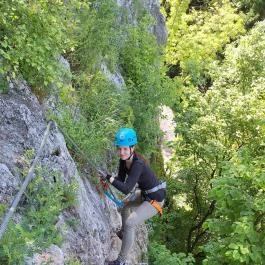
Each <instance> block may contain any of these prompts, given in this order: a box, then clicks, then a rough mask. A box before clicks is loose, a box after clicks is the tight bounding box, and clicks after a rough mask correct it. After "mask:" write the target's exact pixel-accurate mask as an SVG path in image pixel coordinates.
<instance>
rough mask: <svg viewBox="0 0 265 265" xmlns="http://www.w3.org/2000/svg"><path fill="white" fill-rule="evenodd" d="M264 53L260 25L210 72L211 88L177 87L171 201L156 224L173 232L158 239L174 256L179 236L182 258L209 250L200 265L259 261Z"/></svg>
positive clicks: (178, 247)
mask: <svg viewBox="0 0 265 265" xmlns="http://www.w3.org/2000/svg"><path fill="white" fill-rule="evenodd" d="M264 50H265V46H264V22H262V23H258V24H257V25H256V26H255V28H253V30H251V31H250V32H249V33H248V34H247V35H246V36H244V37H242V38H241V39H239V40H238V41H236V42H235V43H233V44H231V45H229V46H228V47H227V49H226V50H225V52H224V56H225V58H224V60H223V64H216V65H215V67H213V68H212V72H211V76H212V78H213V85H212V86H211V89H209V90H208V91H207V92H206V93H201V92H199V90H198V87H194V86H193V85H192V84H191V83H184V84H185V85H183V86H182V87H181V89H179V94H178V98H177V103H176V106H175V113H176V123H177V127H176V135H177V139H176V142H175V149H176V156H175V157H174V160H173V161H172V168H171V172H170V173H171V178H172V180H171V182H169V183H170V186H169V188H168V192H169V193H170V201H169V202H168V209H167V212H166V215H165V216H164V217H163V219H162V225H161V226H160V227H163V224H164V225H166V226H167V227H169V229H170V227H171V226H172V222H173V224H177V226H178V229H175V231H174V230H173V229H170V230H169V231H170V233H169V237H168V238H167V235H166V234H163V233H160V235H159V237H158V239H159V240H160V242H163V240H164V241H165V244H166V245H167V247H169V249H170V250H171V251H174V252H178V251H179V250H182V249H183V245H184V244H182V248H181V246H180V245H179V244H178V242H177V240H176V239H175V240H174V236H175V237H177V236H178V234H177V232H178V231H181V233H180V235H179V236H180V237H181V238H182V241H183V243H185V246H184V247H185V248H186V251H187V252H192V253H193V254H194V255H195V256H203V255H205V253H204V254H203V253H202V252H206V255H207V257H206V259H205V260H204V262H205V264H262V262H263V261H264V253H263V250H262V249H261V246H263V245H264V217H263V216H264V208H263V207H264V196H263V189H264V183H263V182H264V181H263V180H264V173H263V171H264V139H265V128H264V125H265V124H264V117H265V111H264V104H265V101H264V95H265V94H264V93H265V92H264V85H263V81H264V77H265V65H264V59H265V58H264ZM173 182H175V184H173ZM180 196H183V198H184V202H185V205H184V206H183V207H181V204H180V201H178V199H179V198H180ZM261 205H263V206H261ZM180 208H181V209H180ZM176 211H178V213H176ZM206 220H209V221H207V222H206ZM205 222H206V223H205ZM167 227H166V228H164V229H167ZM179 240H180V239H179ZM203 245H205V247H202V246H203ZM197 262H199V260H198V261H197Z"/></svg>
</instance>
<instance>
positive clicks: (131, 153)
mask: <svg viewBox="0 0 265 265" xmlns="http://www.w3.org/2000/svg"><path fill="white" fill-rule="evenodd" d="M132 147H133V146H130V156H129V157H128V158H127V159H126V160H130V159H131V157H132V156H133V154H134V152H132Z"/></svg>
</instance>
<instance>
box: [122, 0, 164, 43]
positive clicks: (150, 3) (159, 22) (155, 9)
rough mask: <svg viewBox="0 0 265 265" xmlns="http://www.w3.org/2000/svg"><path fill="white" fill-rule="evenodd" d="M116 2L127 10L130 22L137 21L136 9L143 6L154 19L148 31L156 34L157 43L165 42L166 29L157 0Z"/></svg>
mask: <svg viewBox="0 0 265 265" xmlns="http://www.w3.org/2000/svg"><path fill="white" fill-rule="evenodd" d="M117 4H118V6H120V7H122V8H124V9H125V10H127V12H128V19H129V22H130V23H132V24H136V23H137V15H138V13H139V10H138V9H139V8H142V7H144V8H145V9H146V10H147V12H148V13H150V14H151V15H152V16H153V17H154V19H155V24H154V26H152V27H151V28H150V31H151V32H152V33H153V34H154V35H155V36H156V39H157V42H158V43H159V44H162V45H165V44H166V42H167V30H166V26H165V18H164V16H163V15H162V14H161V12H160V1H159V0H141V1H135V0H117Z"/></svg>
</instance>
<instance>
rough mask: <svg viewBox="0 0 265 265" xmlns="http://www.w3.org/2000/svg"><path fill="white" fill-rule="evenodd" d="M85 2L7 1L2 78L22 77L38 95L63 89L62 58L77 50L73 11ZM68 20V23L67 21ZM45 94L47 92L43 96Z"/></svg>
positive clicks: (0, 42)
mask: <svg viewBox="0 0 265 265" xmlns="http://www.w3.org/2000/svg"><path fill="white" fill-rule="evenodd" d="M81 3H82V2H81V1H71V3H70V2H67V3H64V2H63V1H56V2H54V3H51V2H50V1H30V2H27V1H19V0H14V1H5V2H2V3H1V4H0V12H1V14H2V15H1V18H0V32H1V34H0V36H1V37H0V55H1V57H2V58H3V67H2V68H1V71H0V74H3V73H4V74H5V76H6V78H7V80H8V81H9V80H10V79H11V78H15V77H17V76H19V75H22V77H23V78H26V80H27V81H28V82H29V83H30V84H31V85H32V86H33V87H34V88H35V90H36V91H39V92H40V91H41V90H47V88H48V87H49V85H50V84H51V83H56V84H57V85H58V86H60V85H62V84H61V82H60V78H59V77H60V76H61V75H62V71H63V70H62V68H61V67H60V66H59V63H58V58H59V55H60V54H63V53H64V52H65V51H66V50H68V49H69V50H70V49H72V47H73V46H74V42H73V39H72V37H71V32H72V30H73V28H74V27H75V24H76V21H75V19H74V13H73V11H74V10H75V9H77V8H81V6H82V8H84V6H86V5H82V4H81ZM66 18H67V23H65V20H66ZM42 93H43V92H42Z"/></svg>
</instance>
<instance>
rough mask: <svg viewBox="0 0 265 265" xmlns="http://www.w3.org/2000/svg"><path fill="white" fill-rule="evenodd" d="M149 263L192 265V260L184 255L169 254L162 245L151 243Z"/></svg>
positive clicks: (189, 256) (158, 264) (153, 264)
mask: <svg viewBox="0 0 265 265" xmlns="http://www.w3.org/2000/svg"><path fill="white" fill-rule="evenodd" d="M149 262H150V264H151V265H160V264H168V265H192V264H194V259H193V257H192V256H191V255H188V256H187V255H185V254H184V253H178V254H176V253H171V252H170V251H169V250H168V249H167V248H166V247H165V246H164V245H160V244H157V243H153V244H151V246H150V249H149Z"/></svg>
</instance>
